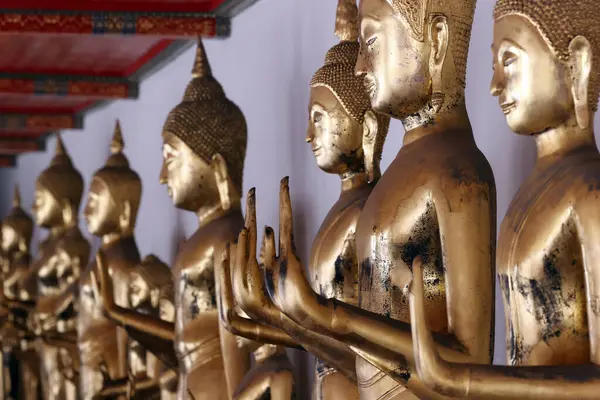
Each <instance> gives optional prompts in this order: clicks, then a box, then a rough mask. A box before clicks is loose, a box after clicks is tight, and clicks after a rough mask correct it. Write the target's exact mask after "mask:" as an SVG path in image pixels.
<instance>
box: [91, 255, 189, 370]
mask: <svg viewBox="0 0 600 400" xmlns="http://www.w3.org/2000/svg"><path fill="white" fill-rule="evenodd" d="M96 263H97V266H98V268H97V270H96V271H92V272H91V275H90V277H91V280H92V288H93V290H94V296H95V297H96V298H97V299H100V301H101V303H102V305H103V309H104V313H105V314H106V316H107V317H108V318H110V319H112V320H113V321H114V322H115V323H117V324H118V325H120V326H122V327H123V328H124V329H125V330H126V331H127V335H128V336H129V337H130V338H131V339H133V340H135V341H137V342H139V343H140V344H141V345H142V346H144V347H145V348H146V349H148V351H150V352H151V353H153V354H154V355H156V357H158V358H159V359H160V360H161V361H163V362H164V363H165V364H167V365H168V366H169V367H173V366H175V365H177V356H176V354H175V349H174V347H173V341H174V339H175V325H174V324H173V323H170V322H167V321H163V320H161V319H159V318H154V317H151V316H149V315H143V314H140V313H137V312H136V311H134V310H130V309H128V308H124V307H120V306H118V305H117V304H116V302H115V299H114V294H113V293H114V291H113V290H112V282H111V278H110V276H109V275H108V270H107V268H105V265H106V264H105V263H104V256H103V255H102V254H101V253H100V252H98V255H97V257H96Z"/></svg>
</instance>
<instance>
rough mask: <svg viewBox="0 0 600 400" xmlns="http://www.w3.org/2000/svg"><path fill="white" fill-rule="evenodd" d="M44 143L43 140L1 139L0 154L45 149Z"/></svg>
mask: <svg viewBox="0 0 600 400" xmlns="http://www.w3.org/2000/svg"><path fill="white" fill-rule="evenodd" d="M45 150H46V144H45V141H43V140H6V139H4V140H1V139H0V155H15V154H22V153H29V152H32V151H45Z"/></svg>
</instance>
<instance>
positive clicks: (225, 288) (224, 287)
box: [218, 243, 234, 314]
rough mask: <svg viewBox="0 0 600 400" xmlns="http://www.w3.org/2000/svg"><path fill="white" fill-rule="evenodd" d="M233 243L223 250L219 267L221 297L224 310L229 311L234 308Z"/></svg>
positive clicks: (224, 311)
mask: <svg viewBox="0 0 600 400" xmlns="http://www.w3.org/2000/svg"><path fill="white" fill-rule="evenodd" d="M230 265H231V243H227V245H226V246H225V249H224V250H223V254H222V260H221V267H220V268H219V286H220V287H219V289H218V293H219V298H220V299H221V305H222V308H223V310H222V312H223V313H224V314H225V313H228V312H229V310H231V309H233V307H234V306H233V304H234V301H233V289H232V288H231V268H230Z"/></svg>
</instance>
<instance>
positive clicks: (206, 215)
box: [196, 200, 242, 228]
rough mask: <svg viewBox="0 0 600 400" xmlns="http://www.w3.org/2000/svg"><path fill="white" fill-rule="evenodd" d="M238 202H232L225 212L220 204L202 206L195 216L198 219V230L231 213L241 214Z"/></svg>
mask: <svg viewBox="0 0 600 400" xmlns="http://www.w3.org/2000/svg"><path fill="white" fill-rule="evenodd" d="M240 204H241V203H240V201H239V200H238V201H236V202H234V203H233V204H232V205H231V207H229V208H228V209H227V210H225V209H224V208H223V206H222V205H221V203H220V202H218V203H216V204H209V205H206V206H203V207H202V208H200V209H199V210H198V211H196V216H197V217H198V222H199V224H200V228H202V227H204V226H206V225H208V224H209V223H211V222H213V221H215V220H217V219H219V218H222V217H224V216H225V215H227V214H229V213H231V212H236V211H237V212H240V213H241V212H242V209H241V206H240Z"/></svg>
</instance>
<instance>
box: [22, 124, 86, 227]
mask: <svg viewBox="0 0 600 400" xmlns="http://www.w3.org/2000/svg"><path fill="white" fill-rule="evenodd" d="M82 194H83V178H82V177H81V174H80V173H79V171H77V170H76V169H75V168H74V167H73V163H72V162H71V158H70V157H69V154H67V151H66V149H65V146H64V144H63V142H62V139H61V137H60V136H59V135H57V136H56V152H55V154H54V158H53V159H52V161H51V162H50V166H49V167H48V168H46V169H45V170H44V171H43V172H42V173H41V174H40V176H39V177H38V178H37V180H36V182H35V194H34V196H35V199H34V203H33V207H32V212H33V215H34V217H35V221H36V223H37V224H38V225H39V226H41V227H44V228H54V227H59V226H64V225H69V224H75V223H76V220H77V212H78V210H79V204H80V202H81V196H82Z"/></svg>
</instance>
